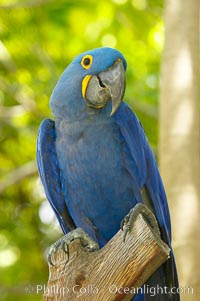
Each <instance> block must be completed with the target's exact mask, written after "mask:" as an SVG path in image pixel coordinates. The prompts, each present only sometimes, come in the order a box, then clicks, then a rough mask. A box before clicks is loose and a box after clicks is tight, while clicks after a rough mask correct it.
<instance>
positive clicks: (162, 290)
mask: <svg viewBox="0 0 200 301" xmlns="http://www.w3.org/2000/svg"><path fill="white" fill-rule="evenodd" d="M106 290H107V291H108V292H109V293H110V294H112V295H116V294H117V295H119V294H120V295H128V294H134V295H135V294H138V293H144V294H146V295H149V296H152V297H153V296H156V295H166V294H172V295H174V294H177V293H179V294H180V295H193V294H194V289H193V288H192V287H189V286H188V287H179V288H177V287H172V288H171V289H169V288H168V287H166V286H164V287H161V286H159V285H157V286H155V287H152V286H149V285H146V284H144V285H143V287H142V288H141V287H139V288H135V287H118V286H117V285H114V284H113V285H111V286H109V287H107V288H98V287H97V286H95V285H88V286H85V287H84V286H79V285H74V286H73V287H71V288H69V287H60V286H57V285H52V286H48V287H47V286H46V285H42V284H38V285H36V286H31V285H28V286H27V287H26V288H25V291H26V293H29V294H47V295H50V296H52V295H60V296H66V295H69V294H75V295H77V296H78V295H79V296H80V295H98V294H99V293H100V292H102V291H104V292H105V291H106Z"/></svg>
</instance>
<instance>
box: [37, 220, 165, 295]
mask: <svg viewBox="0 0 200 301" xmlns="http://www.w3.org/2000/svg"><path fill="white" fill-rule="evenodd" d="M169 254H170V249H169V247H168V246H167V245H166V244H165V243H164V242H163V241H162V240H161V239H160V238H158V237H157V236H156V235H154V233H153V231H152V228H151V227H150V226H149V224H148V223H147V222H146V221H145V219H144V218H143V216H142V215H141V214H139V215H138V217H137V219H136V221H135V223H134V225H133V228H132V229H131V231H130V233H129V234H128V235H127V237H126V240H125V242H124V241H123V231H121V230H119V231H118V232H117V234H116V235H115V236H114V237H113V238H112V239H111V240H110V241H109V242H108V243H107V244H106V245H105V246H104V247H103V248H102V249H100V250H98V251H95V252H88V251H87V250H85V249H84V248H83V247H82V245H81V243H80V240H79V239H77V240H75V241H73V242H71V243H70V244H69V257H68V255H67V253H65V252H64V251H63V250H62V249H61V248H59V249H58V250H57V252H56V253H55V254H54V257H53V261H54V262H55V265H54V266H52V265H50V264H49V281H48V285H47V288H46V291H45V293H44V298H43V300H44V301H65V300H69V301H75V300H76V301H77V300H78V301H86V300H87V301H90V300H91V301H93V300H96V301H114V300H116V301H117V300H118V301H119V300H131V297H132V296H133V295H135V294H136V293H137V288H140V287H141V286H142V285H143V284H144V283H145V282H146V280H147V279H148V278H149V277H150V276H151V275H152V274H153V273H154V272H155V271H156V270H157V268H158V267H159V266H160V265H162V264H163V263H164V262H165V261H166V260H167V259H168V257H169Z"/></svg>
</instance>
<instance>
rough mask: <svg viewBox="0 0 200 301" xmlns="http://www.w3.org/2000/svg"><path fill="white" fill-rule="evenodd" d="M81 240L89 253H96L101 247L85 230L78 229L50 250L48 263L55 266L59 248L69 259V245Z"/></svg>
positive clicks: (57, 242) (62, 238)
mask: <svg viewBox="0 0 200 301" xmlns="http://www.w3.org/2000/svg"><path fill="white" fill-rule="evenodd" d="M76 239H80V242H81V245H82V247H83V248H84V249H85V250H86V251H87V252H94V251H97V250H99V245H98V244H97V242H95V241H94V240H93V239H92V238H91V237H90V236H89V235H88V234H87V233H86V232H85V231H84V230H83V229H81V228H77V229H75V230H73V231H71V232H69V233H68V234H66V235H65V236H63V237H61V238H60V239H59V240H58V241H56V242H55V243H54V244H53V245H52V246H51V247H50V249H49V252H48V255H47V261H48V263H49V264H50V265H52V266H55V263H54V262H53V260H52V257H53V255H54V254H55V253H56V252H57V251H58V249H59V248H61V249H62V250H63V252H65V253H66V254H68V257H69V248H68V246H69V244H70V243H71V242H72V241H74V240H76Z"/></svg>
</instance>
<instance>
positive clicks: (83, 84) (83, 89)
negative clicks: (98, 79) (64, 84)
mask: <svg viewBox="0 0 200 301" xmlns="http://www.w3.org/2000/svg"><path fill="white" fill-rule="evenodd" d="M91 77H92V75H86V76H85V77H84V79H83V81H82V96H83V98H85V94H86V90H87V86H88V83H89V80H90V79H91Z"/></svg>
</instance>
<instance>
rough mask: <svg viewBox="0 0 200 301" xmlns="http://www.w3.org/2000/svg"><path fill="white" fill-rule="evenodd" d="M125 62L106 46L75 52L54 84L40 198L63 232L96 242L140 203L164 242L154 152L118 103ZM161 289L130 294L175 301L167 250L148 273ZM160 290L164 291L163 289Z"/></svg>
mask: <svg viewBox="0 0 200 301" xmlns="http://www.w3.org/2000/svg"><path fill="white" fill-rule="evenodd" d="M126 67H127V64H126V61H125V58H124V57H123V55H122V54H121V53H120V52H119V51H117V50H115V49H112V48H97V49H94V50H91V51H88V52H85V53H83V54H80V55H79V56H78V57H76V58H75V59H74V60H73V61H72V63H71V64H70V65H69V66H68V67H67V68H66V69H65V71H64V72H63V74H62V75H61V77H60V79H59V80H58V82H57V85H56V87H55V89H54V90H53V93H52V96H51V99H50V107H51V110H52V112H53V114H54V116H55V121H53V120H50V119H46V120H44V121H43V122H42V124H41V126H40V130H39V135H38V144H37V162H38V168H39V173H40V176H41V179H42V183H43V186H44V189H45V192H46V196H47V198H48V200H49V202H50V204H51V206H52V208H53V210H54V212H55V214H56V217H57V219H58V221H59V223H60V225H61V227H62V230H63V232H64V233H68V232H69V231H71V230H72V229H75V228H77V227H81V228H82V229H83V230H85V231H86V232H87V233H88V234H89V235H90V236H91V237H92V238H93V239H94V241H96V242H97V243H98V244H99V246H100V247H102V246H104V245H105V244H106V242H108V240H110V239H111V237H112V236H113V235H114V234H115V233H116V232H117V231H118V230H119V228H120V223H121V221H122V220H123V218H124V217H125V216H126V215H127V214H128V212H129V211H130V209H131V208H133V207H134V206H135V205H136V204H138V203H144V204H146V205H147V206H148V207H149V208H150V209H151V210H152V212H153V213H154V214H155V216H156V218H157V221H158V224H159V228H160V231H161V236H162V239H163V240H164V241H165V242H166V243H167V244H168V245H169V246H171V226H170V216H169V210H168V205H167V200H166V195H165V191H164V188H163V184H162V181H161V178H160V175H159V171H158V168H157V164H156V161H155V158H154V155H153V153H152V151H151V149H150V147H149V143H148V141H147V139H146V136H145V133H144V130H143V128H142V126H141V123H140V121H139V120H138V118H137V116H136V115H135V113H134V112H133V111H132V110H131V109H130V107H129V106H128V105H127V104H126V103H125V102H123V96H124V92H125V72H126ZM148 285H149V286H152V287H158V285H159V286H160V287H166V286H167V288H168V291H167V293H162V290H159V291H158V294H156V295H154V296H153V297H151V296H150V295H145V296H144V295H143V294H140V295H137V296H136V297H135V298H134V300H136V301H138V300H139V301H142V300H159V301H160V300H164V301H165V300H167V301H172V300H173V301H178V300H179V295H178V294H174V291H173V292H172V291H170V290H171V289H172V288H173V287H178V280H177V273H176V267H175V261H174V256H173V252H172V254H171V258H170V259H169V260H168V261H167V262H166V264H164V265H163V266H162V267H161V268H159V269H158V271H157V272H156V273H155V274H154V275H153V276H152V277H151V278H150V279H149V281H148ZM165 291H166V290H165Z"/></svg>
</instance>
